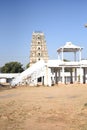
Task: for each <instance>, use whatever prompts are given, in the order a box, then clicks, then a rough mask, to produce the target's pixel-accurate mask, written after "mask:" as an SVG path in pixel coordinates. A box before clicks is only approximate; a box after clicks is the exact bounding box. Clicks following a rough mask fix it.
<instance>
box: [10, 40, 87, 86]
mask: <svg viewBox="0 0 87 130" xmlns="http://www.w3.org/2000/svg"><path fill="white" fill-rule="evenodd" d="M82 49H83V48H82V47H79V46H76V45H73V44H72V43H71V42H67V43H66V44H65V45H64V46H62V47H60V48H59V49H58V50H57V52H58V59H57V60H48V62H45V61H43V60H40V61H38V62H36V63H35V64H33V65H32V66H31V67H30V68H28V69H27V70H25V71H24V72H22V73H21V74H20V75H19V76H17V77H16V78H15V79H13V80H12V82H11V84H12V85H17V84H24V83H25V84H29V85H32V86H34V85H35V86H36V85H38V84H42V85H46V86H52V85H54V84H58V83H63V84H64V83H75V82H79V83H87V60H81V59H82V57H81V53H82ZM65 52H67V53H70V52H72V53H73V54H74V59H73V60H72V61H71V60H70V61H65V60H64V58H65V57H64V56H65V55H64V53H65ZM77 56H78V59H77ZM67 71H68V72H67Z"/></svg>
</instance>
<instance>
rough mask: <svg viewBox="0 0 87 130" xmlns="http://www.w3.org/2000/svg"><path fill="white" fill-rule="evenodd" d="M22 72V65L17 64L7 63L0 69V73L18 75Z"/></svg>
mask: <svg viewBox="0 0 87 130" xmlns="http://www.w3.org/2000/svg"><path fill="white" fill-rule="evenodd" d="M23 70H24V69H23V68H22V64H21V63H19V62H9V63H6V64H5V65H4V66H3V67H1V73H20V72H22V71H23Z"/></svg>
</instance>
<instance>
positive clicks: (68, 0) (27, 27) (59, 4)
mask: <svg viewBox="0 0 87 130" xmlns="http://www.w3.org/2000/svg"><path fill="white" fill-rule="evenodd" d="M85 23H87V0H0V67H1V66H3V65H4V64H5V63H7V62H10V61H18V62H21V63H22V64H23V65H24V66H26V64H27V63H28V62H29V54H30V45H31V39H32V32H33V31H42V32H44V34H45V38H46V43H47V49H48V54H49V57H50V59H57V49H58V48H59V47H60V46H62V45H64V44H65V43H66V42H68V41H71V42H72V43H73V44H76V45H79V46H81V47H83V51H82V58H87V28H85V27H84V24H85Z"/></svg>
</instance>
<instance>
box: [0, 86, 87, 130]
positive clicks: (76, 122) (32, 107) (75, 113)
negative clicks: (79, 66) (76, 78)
mask: <svg viewBox="0 0 87 130" xmlns="http://www.w3.org/2000/svg"><path fill="white" fill-rule="evenodd" d="M0 130H87V85H86V84H84V85H81V84H74V85H73V84H71V85H70V84H68V85H56V86H52V87H43V86H39V87H29V86H24V87H17V88H10V89H7V90H5V89H4V90H3V89H0Z"/></svg>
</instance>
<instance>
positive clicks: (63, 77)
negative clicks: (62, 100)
mask: <svg viewBox="0 0 87 130" xmlns="http://www.w3.org/2000/svg"><path fill="white" fill-rule="evenodd" d="M64 79H65V76H64V67H62V83H65V80H64Z"/></svg>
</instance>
